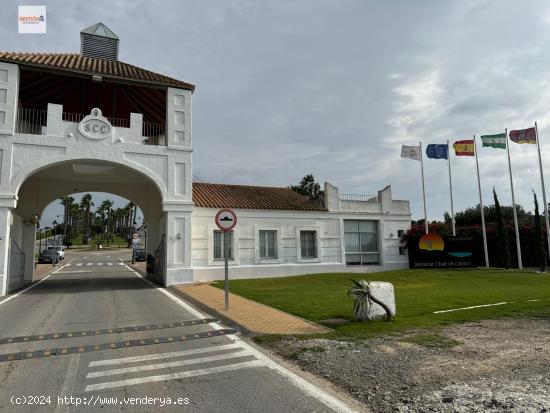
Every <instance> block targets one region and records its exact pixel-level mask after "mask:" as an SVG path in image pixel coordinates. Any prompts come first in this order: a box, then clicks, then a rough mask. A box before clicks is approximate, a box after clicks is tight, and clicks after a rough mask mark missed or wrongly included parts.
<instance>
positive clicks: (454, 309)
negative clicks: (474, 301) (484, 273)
mask: <svg viewBox="0 0 550 413" xmlns="http://www.w3.org/2000/svg"><path fill="white" fill-rule="evenodd" d="M504 304H508V302H507V301H504V302H502V303H495V304H482V305H473V306H471V307H461V308H451V309H450V310H439V311H434V312H433V313H434V314H441V313H450V312H452V311H460V310H471V309H473V308H482V307H494V306H496V305H504Z"/></svg>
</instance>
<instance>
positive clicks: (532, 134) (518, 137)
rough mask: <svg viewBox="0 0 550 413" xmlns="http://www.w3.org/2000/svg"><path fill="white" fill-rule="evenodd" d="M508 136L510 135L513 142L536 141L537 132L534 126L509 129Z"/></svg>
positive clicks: (533, 142)
mask: <svg viewBox="0 0 550 413" xmlns="http://www.w3.org/2000/svg"><path fill="white" fill-rule="evenodd" d="M508 136H510V140H511V141H512V142H515V143H528V144H536V143H537V133H536V131H535V128H528V129H519V130H511V131H510V133H509V134H508Z"/></svg>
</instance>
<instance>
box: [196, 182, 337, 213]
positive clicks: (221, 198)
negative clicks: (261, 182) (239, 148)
mask: <svg viewBox="0 0 550 413" xmlns="http://www.w3.org/2000/svg"><path fill="white" fill-rule="evenodd" d="M193 202H194V203H195V206H198V207H204V208H235V209H272V210H289V211H320V212H326V211H327V209H326V208H325V207H324V206H322V205H319V204H317V203H315V202H313V201H310V200H309V199H307V198H306V197H304V196H302V195H300V194H298V193H296V192H294V191H293V190H292V189H290V188H273V187H264V186H248V185H226V184H209V183H202V182H201V183H198V182H194V183H193Z"/></svg>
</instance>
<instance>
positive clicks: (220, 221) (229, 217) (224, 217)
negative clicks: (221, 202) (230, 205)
mask: <svg viewBox="0 0 550 413" xmlns="http://www.w3.org/2000/svg"><path fill="white" fill-rule="evenodd" d="M215 220H216V225H217V226H218V228H219V229H221V230H222V231H231V230H232V229H233V228H235V225H237V215H236V214H235V213H234V212H233V211H232V210H230V209H227V208H226V209H220V210H219V211H218V213H217V214H216V218H215Z"/></svg>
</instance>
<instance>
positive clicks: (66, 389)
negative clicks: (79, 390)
mask: <svg viewBox="0 0 550 413" xmlns="http://www.w3.org/2000/svg"><path fill="white" fill-rule="evenodd" d="M79 361H80V354H75V355H74V356H73V357H70V359H69V365H68V366H67V374H66V376H65V380H64V381H63V386H62V387H61V393H60V394H63V395H65V394H73V390H74V384H75V380H76V373H77V371H78V363H79ZM69 407H70V405H69V404H64V403H61V404H58V405H57V407H56V409H55V413H66V412H68V411H69Z"/></svg>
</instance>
